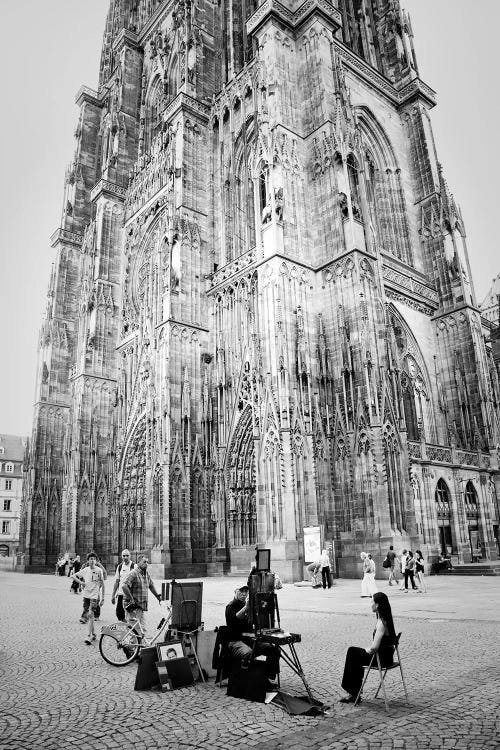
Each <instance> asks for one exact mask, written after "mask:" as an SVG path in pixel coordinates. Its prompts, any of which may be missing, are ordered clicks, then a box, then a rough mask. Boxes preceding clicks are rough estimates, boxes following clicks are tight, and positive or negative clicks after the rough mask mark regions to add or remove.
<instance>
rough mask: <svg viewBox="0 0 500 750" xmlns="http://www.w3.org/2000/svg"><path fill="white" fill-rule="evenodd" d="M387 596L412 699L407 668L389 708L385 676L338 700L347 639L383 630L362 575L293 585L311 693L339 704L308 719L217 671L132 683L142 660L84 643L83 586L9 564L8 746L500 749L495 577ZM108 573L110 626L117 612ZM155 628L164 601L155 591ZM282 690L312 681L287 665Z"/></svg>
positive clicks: (284, 619)
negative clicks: (162, 685)
mask: <svg viewBox="0 0 500 750" xmlns="http://www.w3.org/2000/svg"><path fill="white" fill-rule="evenodd" d="M241 582H242V581H241V580H240V579H237V578H210V579H205V580H204V592H203V596H204V604H203V619H204V623H205V629H212V628H213V627H214V626H216V625H219V624H222V623H223V622H224V606H225V604H226V603H227V602H228V601H229V600H230V599H231V596H232V591H233V589H234V588H235V586H237V585H241ZM378 584H379V588H380V589H382V590H384V591H386V592H387V593H388V595H389V597H390V600H391V604H392V608H393V613H394V619H395V625H396V631H398V632H399V631H401V632H402V638H401V657H402V662H403V667H404V671H405V677H406V681H407V685H408V689H409V693H410V705H409V706H407V705H405V703H404V702H403V701H402V700H399V699H400V698H401V695H402V686H401V682H400V680H399V677H398V676H397V674H396V673H393V674H392V675H389V677H388V694H389V699H390V700H391V704H390V713H389V714H386V712H385V710H384V704H383V701H374V700H372V698H373V692H374V690H375V684H376V683H375V678H374V677H373V676H372V677H371V679H370V682H369V687H368V689H367V690H365V701H364V702H363V704H362V705H361V706H359V707H357V708H353V707H352V706H350V705H342V704H339V702H338V701H339V698H340V697H341V695H342V690H341V688H340V680H341V674H342V667H343V662H344V656H345V652H346V649H347V647H348V646H349V645H354V644H357V645H362V646H367V645H368V644H369V643H370V638H371V632H372V628H373V615H372V613H371V611H370V605H369V600H367V599H361V598H360V587H359V581H354V580H346V579H340V580H338V581H337V582H336V585H335V586H334V587H333V588H332V589H331V590H326V591H323V590H322V589H319V590H313V589H312V588H309V587H295V586H292V585H285V586H284V588H283V589H282V591H280V592H279V605H280V613H281V625H282V627H283V628H284V629H288V630H293V631H295V632H299V633H301V634H302V642H301V643H300V644H299V645H298V646H297V650H298V654H299V657H300V659H301V662H302V666H303V668H304V671H305V673H306V676H307V679H308V681H309V683H310V685H311V688H312V691H313V693H314V695H315V696H316V697H317V698H319V699H320V700H322V701H324V702H325V703H327V704H329V705H330V706H331V707H332V708H331V710H330V711H329V712H328V715H327V716H325V717H319V718H318V717H316V718H307V717H304V718H297V717H291V716H288V715H287V714H285V713H284V712H283V711H282V710H281V709H279V708H276V707H274V706H266V705H262V704H258V703H250V702H246V701H241V700H237V699H235V698H229V697H227V696H226V694H225V693H226V691H225V690H220V689H219V688H218V687H216V686H215V685H214V682H213V680H211V681H210V682H209V683H208V684H206V685H201V684H197V685H195V686H194V687H190V688H184V689H181V690H177V691H175V692H173V693H169V694H162V693H157V692H135V691H134V689H133V688H134V678H135V672H136V668H135V666H134V665H130V666H128V667H125V668H122V669H118V668H114V667H111V666H108V665H107V664H106V663H105V662H104V661H103V660H102V658H101V656H100V654H99V651H98V648H97V646H90V647H88V646H86V645H85V644H84V642H83V639H84V634H85V633H84V631H85V627H84V626H83V625H80V624H79V623H78V618H79V615H80V611H81V610H80V608H81V597H77V596H72V595H70V593H69V582H68V579H67V578H57V577H54V576H47V575H31V576H22V575H19V574H0V592H1V598H2V613H1V632H2V635H3V638H2V646H1V649H2V651H1V654H0V675H1V684H2V692H1V697H0V748H1V750H26V749H27V748H29V749H30V750H31V749H33V750H35V749H36V750H38V748H44V750H63V748H64V749H66V748H72V747H76V748H89V749H91V750H92V749H93V748H103V749H105V750H108V749H109V750H111V749H113V748H129V747H131V746H132V745H134V746H135V747H137V748H144V750H149V749H150V748H151V750H152V749H153V748H168V750H191V749H192V748H203V749H204V750H212V749H214V750H215V749H217V750H225V749H226V748H227V750H234V749H235V748H255V749H256V750H264V748H265V750H274V749H275V748H296V749H301V748H308V750H316V749H317V750H326V749H327V748H328V749H330V748H332V749H335V750H337V749H338V750H341V749H344V748H346V749H347V748H349V749H350V750H351V749H352V750H358V748H359V749H360V750H361V748H362V749H363V750H375V749H376V750H392V748H398V750H403V749H405V750H421V749H423V748H426V750H435V749H437V748H457V750H458V749H459V748H460V749H461V750H466V749H468V748H470V749H471V750H472V748H474V750H482V748H498V747H500V731H499V730H500V720H499V718H498V717H499V706H500V697H499V696H500V656H499V653H498V636H499V622H500V607H499V604H498V578H495V577H491V578H472V577H470V578H469V577H460V578H459V577H432V578H430V579H429V580H428V587H429V593H428V594H427V595H417V594H413V593H412V592H410V593H409V594H408V595H404V594H403V593H401V592H400V591H399V590H398V589H397V588H396V587H392V588H388V587H387V584H386V583H385V582H384V581H379V582H378ZM110 594H111V582H110V581H109V580H108V585H107V592H106V601H105V605H104V608H103V612H102V615H101V625H104V624H107V623H109V622H112V621H113V620H114V619H115V618H114V607H112V606H111V604H110ZM148 618H149V619H148V622H149V625H150V630H152V629H154V627H155V624H156V623H157V622H158V620H159V619H160V609H159V607H158V605H157V604H156V602H155V601H154V600H151V601H150V612H149V615H148ZM281 679H282V687H283V688H284V689H285V690H289V691H290V692H292V693H294V694H300V693H301V692H302V690H301V688H302V684H301V682H300V680H299V679H298V678H296V676H295V675H293V674H292V673H291V672H290V670H289V669H288V667H286V666H284V667H282V673H281Z"/></svg>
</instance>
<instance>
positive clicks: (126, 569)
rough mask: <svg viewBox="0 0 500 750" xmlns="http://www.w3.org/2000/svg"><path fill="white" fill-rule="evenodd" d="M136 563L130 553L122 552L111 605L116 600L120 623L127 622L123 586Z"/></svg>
mask: <svg viewBox="0 0 500 750" xmlns="http://www.w3.org/2000/svg"><path fill="white" fill-rule="evenodd" d="M133 568H134V563H133V562H132V560H131V559H130V552H129V550H128V549H124V550H123V552H122V561H121V563H119V565H118V566H117V568H116V573H115V582H114V584H113V593H112V594H111V604H114V603H115V599H116V617H117V619H118V620H119V621H120V622H125V610H124V609H123V584H124V583H125V581H126V580H127V578H128V577H129V575H130V571H131V570H133Z"/></svg>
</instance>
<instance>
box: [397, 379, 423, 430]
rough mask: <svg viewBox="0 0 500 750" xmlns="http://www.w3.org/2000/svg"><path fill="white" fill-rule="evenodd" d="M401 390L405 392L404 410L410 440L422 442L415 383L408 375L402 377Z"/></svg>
mask: <svg viewBox="0 0 500 750" xmlns="http://www.w3.org/2000/svg"><path fill="white" fill-rule="evenodd" d="M401 390H402V392H403V409H404V413H405V422H406V430H407V434H408V439H409V440H420V434H419V429H418V418H417V410H416V408H415V391H414V388H413V382H412V380H411V378H410V377H408V375H407V374H406V373H403V374H402V376H401Z"/></svg>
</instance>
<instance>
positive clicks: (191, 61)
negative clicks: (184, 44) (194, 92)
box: [187, 42, 196, 83]
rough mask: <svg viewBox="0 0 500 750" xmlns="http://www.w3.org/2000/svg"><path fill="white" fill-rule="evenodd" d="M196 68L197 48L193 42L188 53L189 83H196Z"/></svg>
mask: <svg viewBox="0 0 500 750" xmlns="http://www.w3.org/2000/svg"><path fill="white" fill-rule="evenodd" d="M195 68H196V47H195V45H194V43H193V42H191V43H190V45H189V50H188V53H187V77H188V83H194V74H195Z"/></svg>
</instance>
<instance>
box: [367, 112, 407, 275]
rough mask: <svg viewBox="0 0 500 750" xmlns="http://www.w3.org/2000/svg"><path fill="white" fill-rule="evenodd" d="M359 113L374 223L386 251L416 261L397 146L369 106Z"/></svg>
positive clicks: (379, 240) (405, 259)
mask: <svg viewBox="0 0 500 750" xmlns="http://www.w3.org/2000/svg"><path fill="white" fill-rule="evenodd" d="M357 113H358V122H359V128H360V131H361V134H362V142H363V146H364V157H363V158H364V163H365V184H366V196H367V200H368V205H369V207H370V214H371V222H372V226H373V228H374V229H376V231H377V237H378V242H379V243H380V245H381V246H382V248H383V249H384V250H385V251H386V252H388V253H391V254H392V255H395V256H396V257H398V258H400V259H401V260H403V261H405V262H407V263H413V255H412V249H411V243H410V236H409V223H408V211H407V207H406V201H405V194H404V190H403V186H402V183H401V170H400V168H399V165H398V163H397V160H396V157H395V153H394V149H393V148H392V145H391V143H390V141H389V138H388V136H387V134H386V132H385V130H384V129H383V128H382V126H381V125H380V124H379V122H378V120H377V119H376V117H375V116H374V115H373V113H372V112H371V111H370V110H369V109H368V107H365V106H362V107H358V108H357Z"/></svg>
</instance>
